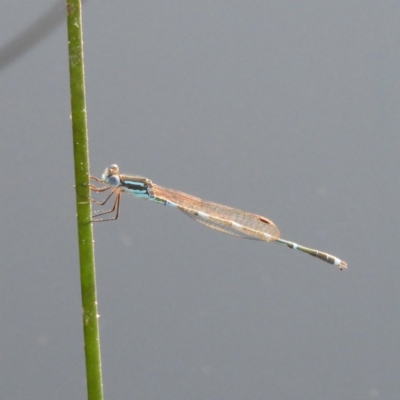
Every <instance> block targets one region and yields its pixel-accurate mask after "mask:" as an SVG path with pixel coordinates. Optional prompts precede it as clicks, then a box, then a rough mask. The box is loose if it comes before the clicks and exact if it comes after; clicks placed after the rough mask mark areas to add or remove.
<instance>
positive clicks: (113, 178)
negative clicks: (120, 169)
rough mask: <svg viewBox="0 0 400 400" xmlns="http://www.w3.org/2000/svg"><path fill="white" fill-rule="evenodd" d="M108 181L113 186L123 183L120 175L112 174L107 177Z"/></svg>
mask: <svg viewBox="0 0 400 400" xmlns="http://www.w3.org/2000/svg"><path fill="white" fill-rule="evenodd" d="M107 183H109V184H110V185H111V186H119V184H120V183H121V181H120V179H119V176H118V175H111V176H110V177H109V178H108V179H107Z"/></svg>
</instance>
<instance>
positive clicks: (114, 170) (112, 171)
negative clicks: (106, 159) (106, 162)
mask: <svg viewBox="0 0 400 400" xmlns="http://www.w3.org/2000/svg"><path fill="white" fill-rule="evenodd" d="M113 175H119V168H118V165H117V164H111V165H110V166H109V167H108V168H106V169H105V170H104V172H103V175H102V176H101V177H102V179H103V181H105V182H109V180H110V177H111V176H113ZM109 183H110V184H112V183H111V182H109Z"/></svg>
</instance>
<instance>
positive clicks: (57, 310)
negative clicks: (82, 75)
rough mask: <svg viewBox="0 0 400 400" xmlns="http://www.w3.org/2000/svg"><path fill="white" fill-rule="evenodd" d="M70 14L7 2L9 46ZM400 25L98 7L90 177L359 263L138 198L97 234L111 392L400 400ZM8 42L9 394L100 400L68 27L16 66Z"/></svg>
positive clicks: (90, 19)
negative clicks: (149, 189)
mask: <svg viewBox="0 0 400 400" xmlns="http://www.w3.org/2000/svg"><path fill="white" fill-rule="evenodd" d="M53 4H54V2H53V1H50V0H37V1H35V2H27V1H16V0H13V1H11V0H3V1H2V3H1V6H0V10H1V12H0V21H1V23H0V45H1V46H5V45H7V44H8V43H9V42H10V41H11V40H12V39H13V38H15V37H17V36H18V35H19V34H21V33H22V32H23V31H24V30H25V29H26V28H27V27H28V26H30V25H31V24H32V23H34V21H36V20H37V19H38V18H40V17H41V16H42V15H43V14H44V13H46V12H47V10H49V9H50V8H51V7H52V6H53ZM399 17H400V3H399V2H398V1H379V2H378V1H334V2H333V1H331V2H320V1H304V2H299V1H292V2H287V1H280V2H272V1H216V2H215V1H213V2H211V1H198V2H187V1H167V2H153V1H147V2H137V1H120V2H115V1H113V2H109V1H92V0H90V1H87V3H86V5H85V6H84V40H85V65H86V83H87V110H88V126H89V133H90V160H91V169H92V173H93V174H95V175H97V176H100V175H101V173H102V171H103V170H104V168H105V167H106V166H108V165H109V164H111V163H118V165H119V166H120V168H121V170H122V171H123V172H126V173H132V174H140V175H143V176H147V177H149V178H150V179H152V180H154V181H155V182H156V183H159V184H161V185H164V186H167V187H172V188H175V189H180V190H183V191H186V192H188V193H191V194H194V195H197V196H200V197H203V198H205V199H209V200H213V201H217V202H221V203H224V204H228V205H231V206H234V207H238V208H241V209H246V210H248V211H253V212H256V213H258V214H261V215H265V216H266V217H268V218H271V219H272V220H273V221H274V222H275V223H276V224H277V225H278V226H279V228H280V230H281V233H282V237H283V238H285V239H289V240H295V241H297V242H299V243H301V244H304V245H306V246H310V247H314V248H317V249H320V250H323V251H327V252H329V253H331V254H334V255H336V256H338V257H340V258H343V259H344V260H346V261H347V262H348V264H349V269H348V270H347V271H346V272H339V271H338V270H337V269H335V267H332V266H329V265H327V264H325V263H323V262H322V261H319V260H316V259H314V258H312V257H309V256H307V255H304V254H301V253H300V252H297V251H291V250H289V249H286V248H284V247H281V246H278V245H276V244H273V243H262V242H253V241H248V240H240V239H237V238H234V237H231V236H228V235H222V234H220V233H218V232H216V231H212V230H210V229H206V228H205V227H203V226H201V225H200V224H196V223H194V222H193V221H191V220H190V219H188V218H186V217H185V216H184V215H183V214H180V213H179V212H177V211H175V210H172V209H168V208H165V207H161V206H159V205H156V204H152V203H150V202H145V201H141V200H136V199H134V198H133V197H130V196H128V195H126V196H124V197H123V199H122V204H121V207H122V209H121V218H120V220H118V221H117V222H112V223H104V224H99V225H96V226H95V227H94V229H95V238H96V262H97V283H98V299H99V312H100V314H101V317H100V329H101V345H102V361H103V375H104V391H105V398H107V399H113V400H116V399H190V400H192V399H194V400H197V399H210V400H211V399H229V400H236V399H267V398H268V399H307V400H314V399H315V400H320V399H329V400H330V399H352V400H353V399H375V398H377V399H399V398H400V394H399V393H400V380H399V371H400V367H399V359H400V346H399V334H400V323H399V306H398V304H399V300H400V298H399V278H400V276H399V275H400V269H399V261H398V260H399V257H398V243H399V168H398V165H399V147H400V146H399V144H400V139H399V132H398V127H399V115H400V114H399V104H400V101H399V100H400V96H399V89H400V87H399V82H400V81H399V75H400V74H399V72H400V67H399V66H400V59H399V58H400V57H399V54H400V52H399V38H400V24H399ZM31 36H32V35H31ZM17 47H18V46H17ZM2 49H3V51H2ZM2 49H1V48H0V67H1V69H0V71H1V75H0V87H1V90H0V97H1V100H0V104H1V106H0V107H1V114H0V119H1V146H0V151H1V160H2V168H1V170H2V179H1V182H2V185H1V191H0V197H1V209H0V210H1V211H0V212H1V241H0V245H1V249H0V251H1V269H0V302H1V309H0V310H1V311H0V321H1V334H0V398H1V399H13V400H15V399H55V398H57V399H84V398H85V397H86V387H85V376H84V357H83V340H82V324H81V304H80V286H79V268H78V264H77V260H78V257H77V238H76V220H75V193H74V188H73V184H74V178H73V176H74V174H73V161H72V140H71V124H70V103H69V101H70V100H69V99H70V97H69V75H68V57H67V42H66V26H65V23H62V24H60V25H59V26H58V28H57V29H55V30H54V31H53V32H52V33H50V34H48V35H47V37H46V38H45V40H43V41H42V42H40V43H39V44H37V45H36V46H34V47H32V48H31V50H29V51H23V52H22V55H21V56H20V57H16V58H15V59H14V60H12V62H10V63H9V64H7V63H6V62H4V57H6V56H5V55H4V47H2ZM15 52H16V53H18V49H15ZM2 57H3V58H2ZM7 57H8V56H7ZM2 62H3V64H2Z"/></svg>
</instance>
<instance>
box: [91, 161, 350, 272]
mask: <svg viewBox="0 0 400 400" xmlns="http://www.w3.org/2000/svg"><path fill="white" fill-rule="evenodd" d="M90 178H91V179H93V180H95V181H97V182H101V183H104V184H105V185H106V186H104V187H101V188H99V187H96V186H94V185H90V188H91V190H93V191H94V192H97V193H99V192H106V191H108V190H111V192H110V194H109V195H108V196H107V197H106V199H105V200H104V201H103V202H99V201H96V200H94V199H91V200H92V201H93V202H94V203H96V204H98V205H101V206H103V205H105V204H106V203H107V202H108V200H110V198H111V197H112V195H113V194H115V200H114V205H113V207H112V208H111V210H108V211H104V212H101V213H97V214H95V215H94V216H93V217H94V218H96V217H99V216H101V215H106V214H110V213H114V216H113V217H112V218H106V219H93V220H92V222H100V221H112V220H116V219H117V218H118V215H119V205H120V198H121V193H122V192H126V193H130V194H133V195H134V196H136V197H141V198H143V199H146V200H150V201H153V202H155V203H159V204H163V205H165V206H170V207H175V208H178V209H179V210H181V211H182V212H183V213H184V214H186V215H187V216H189V217H190V218H193V219H194V220H196V221H198V222H200V223H201V224H204V225H206V226H208V227H209V228H212V229H216V230H218V231H220V232H224V233H228V234H230V235H234V236H239V237H242V238H246V239H255V240H263V241H266V242H277V243H279V244H282V245H285V246H287V247H289V248H291V249H297V250H300V251H302V252H304V253H307V254H310V255H311V256H313V257H317V258H319V259H321V260H323V261H326V262H327V263H329V264H333V265H336V266H338V267H339V269H340V270H343V269H344V268H347V263H346V262H345V261H342V260H340V259H339V258H337V257H334V256H331V255H330V254H327V253H324V252H322V251H318V250H314V249H309V248H307V247H304V246H300V245H299V244H296V243H294V242H290V241H288V240H284V239H281V238H280V232H279V229H278V228H277V226H276V225H275V224H274V223H273V222H272V221H271V220H270V219H268V218H265V217H262V216H260V215H256V214H253V213H250V212H247V211H242V210H238V209H236V208H232V207H228V206H224V205H222V204H218V203H212V202H211V201H205V200H202V199H199V198H198V197H195V196H192V195H190V194H187V193H183V192H179V191H178V190H174V189H168V188H165V187H162V186H159V185H156V184H155V183H153V182H152V181H151V180H150V179H147V178H142V177H139V176H130V175H123V174H120V173H119V168H118V165H116V164H112V165H110V166H109V167H108V168H106V169H105V171H104V173H103V175H102V179H99V178H96V177H94V176H91V177H90Z"/></svg>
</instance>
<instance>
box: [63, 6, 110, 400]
mask: <svg viewBox="0 0 400 400" xmlns="http://www.w3.org/2000/svg"><path fill="white" fill-rule="evenodd" d="M67 14H68V50H69V71H70V87H71V116H72V131H73V142H74V163H75V182H76V207H77V218H78V240H79V261H80V276H81V292H82V307H83V331H84V341H85V358H86V378H87V388H88V399H89V400H102V399H103V385H102V379H101V358H100V336H99V328H98V312H97V299H96V279H95V278H96V277H95V268H94V249H93V230H92V224H91V223H90V220H91V213H92V210H91V202H90V200H89V197H90V189H89V186H88V184H89V157H88V135H87V125H86V101H85V81H84V64H83V40H82V14H81V2H80V0H67Z"/></svg>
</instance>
